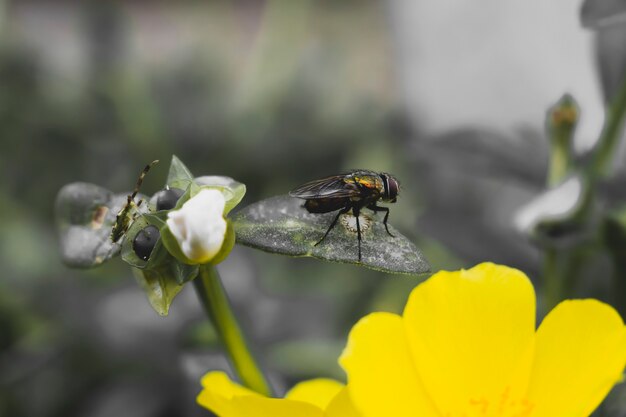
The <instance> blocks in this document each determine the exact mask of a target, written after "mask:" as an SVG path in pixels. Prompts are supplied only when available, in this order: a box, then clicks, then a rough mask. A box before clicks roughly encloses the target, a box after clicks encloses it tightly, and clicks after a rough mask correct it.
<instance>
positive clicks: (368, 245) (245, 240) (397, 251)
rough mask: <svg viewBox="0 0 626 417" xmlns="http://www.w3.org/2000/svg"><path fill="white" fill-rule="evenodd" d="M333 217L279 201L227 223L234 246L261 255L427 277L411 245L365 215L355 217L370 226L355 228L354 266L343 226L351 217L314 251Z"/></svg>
mask: <svg viewBox="0 0 626 417" xmlns="http://www.w3.org/2000/svg"><path fill="white" fill-rule="evenodd" d="M364 211H368V210H364ZM336 215H337V213H336V212H333V213H325V214H312V213H309V212H308V211H307V210H306V209H305V208H304V207H303V200H301V199H297V198H292V197H289V196H286V195H283V196H277V197H272V198H268V199H266V200H262V201H259V202H258V203H254V204H252V205H250V206H248V207H245V208H244V209H243V210H241V211H240V212H238V213H237V214H236V215H235V216H234V217H233V225H234V227H235V233H236V236H237V242H238V243H241V244H243V245H246V246H251V247H254V248H257V249H261V250H264V251H267V252H272V253H278V254H283V255H289V256H312V257H315V258H319V259H324V260H328V261H335V262H344V263H352V264H357V265H362V266H367V267H369V268H372V269H375V270H379V271H385V272H391V273H404V274H423V273H427V272H430V265H429V264H428V262H427V261H426V259H425V258H424V256H423V255H422V253H421V252H420V251H419V250H418V249H417V248H416V247H415V245H414V244H413V243H411V242H410V241H409V240H408V239H407V238H406V237H404V236H403V235H401V234H400V233H399V232H398V231H397V230H395V229H394V228H393V227H392V226H389V230H390V231H391V233H392V234H393V235H394V236H395V237H391V236H389V235H388V234H387V232H386V231H385V227H384V225H383V223H382V217H381V219H377V218H374V216H373V215H372V214H369V213H361V216H367V218H368V219H370V223H369V226H367V225H364V224H362V225H361V226H362V237H363V240H362V241H361V249H362V259H361V261H360V262H359V260H358V249H357V242H358V241H357V234H356V230H354V231H352V230H351V229H349V227H350V226H348V225H346V223H347V222H349V221H350V220H353V219H354V218H353V216H352V215H351V214H346V215H344V216H343V219H340V220H341V221H338V222H337V225H336V226H335V228H334V229H333V230H332V231H331V232H330V233H329V234H328V236H327V237H326V239H324V241H323V242H322V243H320V244H319V245H317V246H314V245H315V243H316V242H317V241H319V239H321V237H322V236H323V235H324V233H325V232H326V230H327V229H328V227H329V226H330V224H331V222H332V221H333V219H334V217H335V216H336ZM344 220H345V221H344ZM366 221H367V220H366ZM362 223H364V222H362Z"/></svg>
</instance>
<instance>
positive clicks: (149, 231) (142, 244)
mask: <svg viewBox="0 0 626 417" xmlns="http://www.w3.org/2000/svg"><path fill="white" fill-rule="evenodd" d="M160 237H161V234H160V233H159V229H158V228H157V227H156V226H153V225H150V226H146V227H144V228H143V229H141V230H140V231H139V233H137V236H135V239H133V251H134V252H135V255H137V256H138V257H139V258H140V259H142V260H144V261H147V260H148V259H150V254H151V253H152V250H153V249H154V246H155V245H156V243H157V241H158V240H159V238H160Z"/></svg>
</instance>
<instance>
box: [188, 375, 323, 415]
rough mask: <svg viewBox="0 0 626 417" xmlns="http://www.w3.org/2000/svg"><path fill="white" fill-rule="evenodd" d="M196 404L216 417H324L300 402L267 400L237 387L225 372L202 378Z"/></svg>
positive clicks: (311, 406) (316, 410)
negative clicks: (201, 388) (216, 416)
mask: <svg viewBox="0 0 626 417" xmlns="http://www.w3.org/2000/svg"><path fill="white" fill-rule="evenodd" d="M202 386H203V387H204V389H203V390H202V392H201V393H200V394H199V395H198V398H197V401H198V403H199V404H200V405H202V406H203V407H205V408H207V409H209V410H211V411H212V412H214V413H215V414H216V415H218V416H219V417H249V416H256V417H296V416H297V417H323V415H324V413H323V411H322V410H321V409H320V408H318V407H315V406H314V405H311V404H307V403H304V402H301V401H292V400H283V399H278V398H267V397H263V396H262V395H259V394H257V393H255V392H253V391H251V390H249V389H247V388H244V387H242V386H241V385H239V384H236V383H234V382H232V381H231V380H230V378H228V376H227V375H226V374H225V373H224V372H210V373H208V374H207V375H205V376H204V378H202Z"/></svg>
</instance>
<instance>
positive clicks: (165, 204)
mask: <svg viewBox="0 0 626 417" xmlns="http://www.w3.org/2000/svg"><path fill="white" fill-rule="evenodd" d="M183 194H185V191H184V190H181V189H180V188H168V189H166V190H161V191H159V195H158V197H157V202H156V209H157V211H161V210H171V209H173V208H174V207H176V203H177V202H178V199H180V197H181V196H182V195H183Z"/></svg>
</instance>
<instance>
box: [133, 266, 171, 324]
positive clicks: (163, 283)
mask: <svg viewBox="0 0 626 417" xmlns="http://www.w3.org/2000/svg"><path fill="white" fill-rule="evenodd" d="M133 274H134V275H135V278H136V279H137V282H138V283H139V285H140V286H141V288H142V289H143V290H144V291H145V293H146V295H147V296H148V301H149V302H150V305H151V306H152V308H153V309H154V310H155V311H156V312H157V313H158V314H159V315H161V316H167V314H168V312H169V309H170V305H171V304H172V301H173V300H174V297H176V295H177V294H178V293H179V292H180V290H181V289H182V288H183V286H182V284H179V283H178V282H177V281H176V279H175V278H174V276H173V275H172V274H171V271H170V270H169V268H167V267H165V268H159V269H138V268H133Z"/></svg>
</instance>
